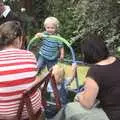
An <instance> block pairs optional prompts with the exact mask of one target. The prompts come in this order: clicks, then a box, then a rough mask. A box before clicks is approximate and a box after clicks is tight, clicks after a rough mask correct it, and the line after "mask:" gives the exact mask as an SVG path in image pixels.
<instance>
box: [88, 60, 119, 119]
mask: <svg viewBox="0 0 120 120" xmlns="http://www.w3.org/2000/svg"><path fill="white" fill-rule="evenodd" d="M87 76H88V77H91V78H93V79H94V80H95V81H96V82H97V84H98V86H99V93H98V96H97V99H99V100H100V105H101V107H102V108H103V110H104V111H105V112H106V114H107V115H108V117H109V119H110V120H120V61H119V60H118V59H117V60H116V61H115V62H114V63H112V64H109V65H93V66H91V68H90V69H89V70H88V73H87Z"/></svg>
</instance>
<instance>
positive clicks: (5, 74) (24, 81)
mask: <svg viewBox="0 0 120 120" xmlns="http://www.w3.org/2000/svg"><path fill="white" fill-rule="evenodd" d="M22 41H23V29H22V28H21V25H20V23H19V22H17V21H9V22H5V23H3V24H1V25H0V119H1V120H8V119H9V120H13V119H14V118H15V116H16V113H17V110H18V106H19V104H20V100H21V97H22V95H23V93H24V91H25V90H27V89H29V88H31V86H32V85H34V84H36V74H37V65H36V58H35V56H34V55H33V53H31V52H30V51H27V50H22V49H21V47H22ZM31 101H32V105H33V110H34V112H37V111H38V109H39V108H40V107H41V108H42V104H41V92H40V91H39V90H37V91H36V92H35V93H34V94H32V95H31ZM27 117H28V114H27V111H26V107H25V106H24V110H23V114H22V120H23V119H24V118H25V119H26V118H27Z"/></svg>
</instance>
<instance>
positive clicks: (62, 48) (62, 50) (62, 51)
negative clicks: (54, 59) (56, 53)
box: [60, 47, 64, 60]
mask: <svg viewBox="0 0 120 120" xmlns="http://www.w3.org/2000/svg"><path fill="white" fill-rule="evenodd" d="M63 59H64V47H61V48H60V60H63Z"/></svg>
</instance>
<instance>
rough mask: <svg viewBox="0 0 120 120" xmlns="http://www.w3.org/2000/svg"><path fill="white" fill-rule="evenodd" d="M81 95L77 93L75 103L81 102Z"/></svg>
mask: <svg viewBox="0 0 120 120" xmlns="http://www.w3.org/2000/svg"><path fill="white" fill-rule="evenodd" d="M79 97H80V93H77V94H76V95H75V97H74V102H79Z"/></svg>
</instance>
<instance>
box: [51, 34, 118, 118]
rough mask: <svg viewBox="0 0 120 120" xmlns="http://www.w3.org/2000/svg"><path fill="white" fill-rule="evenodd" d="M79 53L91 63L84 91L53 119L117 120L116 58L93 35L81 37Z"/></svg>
mask: <svg viewBox="0 0 120 120" xmlns="http://www.w3.org/2000/svg"><path fill="white" fill-rule="evenodd" d="M81 53H82V56H83V57H84V61H85V62H87V63H89V64H92V65H91V67H90V69H89V70H88V72H87V75H86V78H85V83H84V90H83V91H82V92H80V93H78V94H77V95H76V96H75V102H73V103H69V104H67V106H66V107H65V108H63V109H62V110H61V111H60V112H59V114H57V115H56V116H55V118H56V120H61V118H62V119H64V120H120V61H119V59H118V58H116V57H114V56H111V55H110V54H109V51H108V49H107V47H106V45H105V43H104V39H103V38H102V36H100V35H96V34H89V35H87V37H85V40H84V41H83V42H82V44H81ZM97 100H98V101H99V107H98V106H96V101H97ZM63 117H64V118H63ZM53 120H54V119H53Z"/></svg>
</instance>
